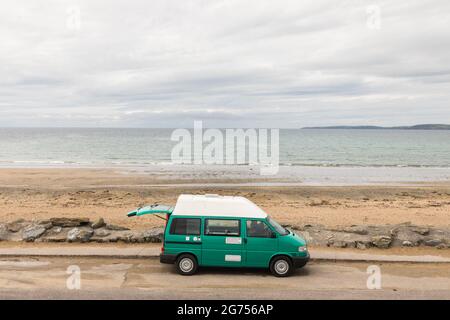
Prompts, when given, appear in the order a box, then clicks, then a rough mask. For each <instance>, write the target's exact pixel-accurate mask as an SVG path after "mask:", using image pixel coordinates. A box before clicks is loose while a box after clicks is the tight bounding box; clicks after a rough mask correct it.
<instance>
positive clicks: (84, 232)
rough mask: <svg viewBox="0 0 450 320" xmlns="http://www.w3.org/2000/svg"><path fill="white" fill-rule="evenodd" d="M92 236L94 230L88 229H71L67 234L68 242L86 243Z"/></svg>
mask: <svg viewBox="0 0 450 320" xmlns="http://www.w3.org/2000/svg"><path fill="white" fill-rule="evenodd" d="M93 234H94V230H93V229H92V228H89V227H80V228H73V229H71V230H69V232H67V241H69V242H87V241H89V239H90V238H91V237H92V235H93Z"/></svg>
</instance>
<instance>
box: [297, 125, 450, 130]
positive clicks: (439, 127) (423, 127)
mask: <svg viewBox="0 0 450 320" xmlns="http://www.w3.org/2000/svg"><path fill="white" fill-rule="evenodd" d="M302 129H370V130H450V125H449V124H417V125H414V126H399V127H379V126H328V127H304V128H302Z"/></svg>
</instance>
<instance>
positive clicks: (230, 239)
mask: <svg viewBox="0 0 450 320" xmlns="http://www.w3.org/2000/svg"><path fill="white" fill-rule="evenodd" d="M225 243H226V244H241V243H242V238H237V237H226V238H225Z"/></svg>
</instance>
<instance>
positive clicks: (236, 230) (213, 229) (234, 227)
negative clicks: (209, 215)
mask: <svg viewBox="0 0 450 320" xmlns="http://www.w3.org/2000/svg"><path fill="white" fill-rule="evenodd" d="M240 225H241V223H240V221H239V220H224V219H206V222H205V234H206V235H209V236H239V235H240V234H241V227H240Z"/></svg>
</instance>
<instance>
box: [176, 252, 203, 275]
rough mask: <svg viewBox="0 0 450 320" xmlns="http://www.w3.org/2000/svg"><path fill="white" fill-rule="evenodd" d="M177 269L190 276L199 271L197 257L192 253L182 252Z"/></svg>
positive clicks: (180, 272)
mask: <svg viewBox="0 0 450 320" xmlns="http://www.w3.org/2000/svg"><path fill="white" fill-rule="evenodd" d="M176 264H177V271H178V273H179V274H181V275H183V276H190V275H193V274H194V273H196V272H197V268H198V263H197V259H195V257H194V256H193V255H191V254H182V255H180V256H179V257H178V259H177V263H176Z"/></svg>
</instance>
